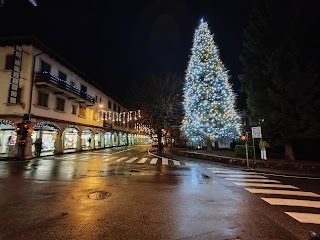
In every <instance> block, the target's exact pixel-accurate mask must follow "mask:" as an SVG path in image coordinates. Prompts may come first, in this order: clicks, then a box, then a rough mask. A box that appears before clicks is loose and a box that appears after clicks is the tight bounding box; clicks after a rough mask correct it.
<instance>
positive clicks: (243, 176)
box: [217, 174, 267, 178]
mask: <svg viewBox="0 0 320 240" xmlns="http://www.w3.org/2000/svg"><path fill="white" fill-rule="evenodd" d="M217 175H218V176H219V177H222V178H227V177H231V178H267V177H265V176H261V175H251V174H249V175H245V174H241V175H240V174H236V175H234V174H224V175H222V174H217Z"/></svg>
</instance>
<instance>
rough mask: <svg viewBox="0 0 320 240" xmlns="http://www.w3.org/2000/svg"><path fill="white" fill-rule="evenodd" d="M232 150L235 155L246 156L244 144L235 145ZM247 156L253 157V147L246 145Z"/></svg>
mask: <svg viewBox="0 0 320 240" xmlns="http://www.w3.org/2000/svg"><path fill="white" fill-rule="evenodd" d="M234 152H235V154H236V156H237V157H241V158H246V146H245V145H236V146H235V148H234ZM248 157H249V158H252V157H253V147H252V146H248Z"/></svg>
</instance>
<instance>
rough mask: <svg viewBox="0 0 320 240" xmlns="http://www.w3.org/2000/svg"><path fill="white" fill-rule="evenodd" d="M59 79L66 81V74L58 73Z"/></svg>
mask: <svg viewBox="0 0 320 240" xmlns="http://www.w3.org/2000/svg"><path fill="white" fill-rule="evenodd" d="M59 78H60V79H61V80H64V81H67V74H65V73H63V72H60V71H59Z"/></svg>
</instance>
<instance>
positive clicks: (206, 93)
mask: <svg viewBox="0 0 320 240" xmlns="http://www.w3.org/2000/svg"><path fill="white" fill-rule="evenodd" d="M228 79H229V76H228V71H227V70H226V68H225V67H224V65H223V63H222V61H221V60H220V57H219V49H218V47H217V46H216V44H215V42H214V40H213V35H211V34H210V30H209V28H208V24H207V23H206V22H204V21H203V19H201V21H200V25H199V27H198V28H197V29H196V31H195V34H194V39H193V47H192V55H191V57H190V60H189V63H188V68H187V71H186V76H185V83H184V88H183V91H184V96H183V97H184V100H183V107H184V111H185V115H184V119H183V122H182V132H183V134H184V136H185V137H186V138H187V139H188V140H189V141H190V142H192V143H194V144H200V145H202V144H203V143H204V142H207V141H208V140H211V141H219V140H225V139H229V140H231V139H235V138H238V137H239V135H240V125H241V124H240V123H241V120H240V117H239V115H238V113H237V111H236V109H235V98H236V97H235V94H234V92H233V90H232V86H231V84H230V83H229V82H228Z"/></svg>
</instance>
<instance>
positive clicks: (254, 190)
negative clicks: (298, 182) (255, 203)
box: [245, 188, 320, 197]
mask: <svg viewBox="0 0 320 240" xmlns="http://www.w3.org/2000/svg"><path fill="white" fill-rule="evenodd" d="M245 189H246V190H247V191H249V192H251V193H262V194H279V195H291V196H305V197H320V195H318V194H316V193H313V192H303V191H290V190H274V189H259V188H245Z"/></svg>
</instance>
